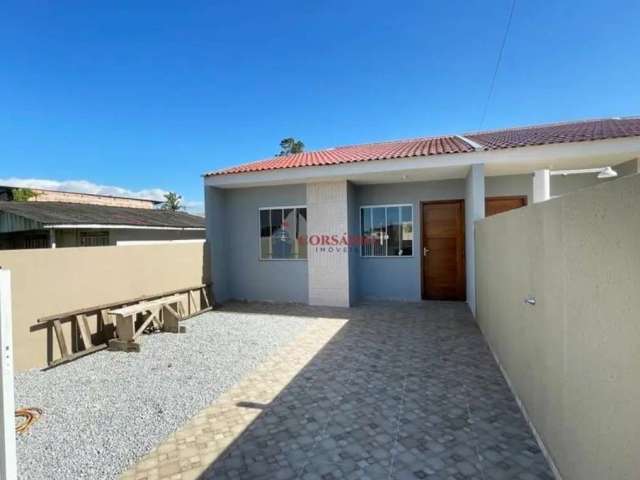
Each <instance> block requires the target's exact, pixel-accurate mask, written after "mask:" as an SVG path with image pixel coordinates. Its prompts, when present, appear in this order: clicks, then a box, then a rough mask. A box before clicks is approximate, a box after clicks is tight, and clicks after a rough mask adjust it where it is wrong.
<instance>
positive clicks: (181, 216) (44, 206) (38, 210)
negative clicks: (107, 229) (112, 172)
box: [0, 202, 205, 229]
mask: <svg viewBox="0 0 640 480" xmlns="http://www.w3.org/2000/svg"><path fill="white" fill-rule="evenodd" d="M0 212H6V213H12V214H14V215H18V216H21V217H25V218H28V219H30V220H32V221H34V222H38V223H41V224H43V225H79V226H81V225H127V226H132V227H169V228H202V229H204V228H205V227H204V218H202V217H198V216H196V215H190V214H188V213H185V212H174V211H171V210H155V209H149V208H124V207H111V206H105V205H91V204H84V203H64V202H0Z"/></svg>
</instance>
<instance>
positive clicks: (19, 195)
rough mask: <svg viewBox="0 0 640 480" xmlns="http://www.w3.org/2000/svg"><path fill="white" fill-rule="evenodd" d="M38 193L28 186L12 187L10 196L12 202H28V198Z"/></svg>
mask: <svg viewBox="0 0 640 480" xmlns="http://www.w3.org/2000/svg"><path fill="white" fill-rule="evenodd" d="M37 196H38V194H37V193H36V192H34V191H33V190H31V189H30V188H12V189H11V197H12V198H13V201H14V202H28V201H29V200H30V199H32V198H35V197H37Z"/></svg>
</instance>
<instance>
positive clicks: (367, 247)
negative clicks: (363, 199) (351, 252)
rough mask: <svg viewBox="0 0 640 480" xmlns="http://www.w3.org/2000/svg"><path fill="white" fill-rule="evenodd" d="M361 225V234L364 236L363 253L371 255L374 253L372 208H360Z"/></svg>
mask: <svg viewBox="0 0 640 480" xmlns="http://www.w3.org/2000/svg"><path fill="white" fill-rule="evenodd" d="M360 222H361V223H360V225H361V227H362V230H361V232H360V235H361V236H362V240H361V242H362V255H363V256H366V257H368V256H371V255H372V254H373V241H374V239H373V232H372V230H371V209H370V208H363V209H361V210H360Z"/></svg>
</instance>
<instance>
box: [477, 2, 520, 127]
mask: <svg viewBox="0 0 640 480" xmlns="http://www.w3.org/2000/svg"><path fill="white" fill-rule="evenodd" d="M515 9H516V0H511V11H510V12H509V19H508V20H507V28H505V30H504V36H503V37H502V45H500V51H499V52H498V60H497V61H496V68H495V69H494V71H493V78H492V79H491V85H490V86H489V94H488V95H487V100H486V102H485V103H484V109H483V110H482V119H481V120H480V128H481V129H482V127H483V126H484V120H485V118H486V116H487V110H488V109H489V102H490V101H491V97H492V96H493V90H494V88H495V85H496V77H497V76H498V70H499V69H500V63H501V62H502V52H504V46H505V45H506V43H507V37H509V30H510V29H511V20H512V19H513V12H514V10H515Z"/></svg>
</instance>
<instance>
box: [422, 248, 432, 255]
mask: <svg viewBox="0 0 640 480" xmlns="http://www.w3.org/2000/svg"><path fill="white" fill-rule="evenodd" d="M430 251H431V250H429V249H428V248H427V247H424V248H423V249H422V255H424V256H425V257H426V256H427V253H429V252H430Z"/></svg>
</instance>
